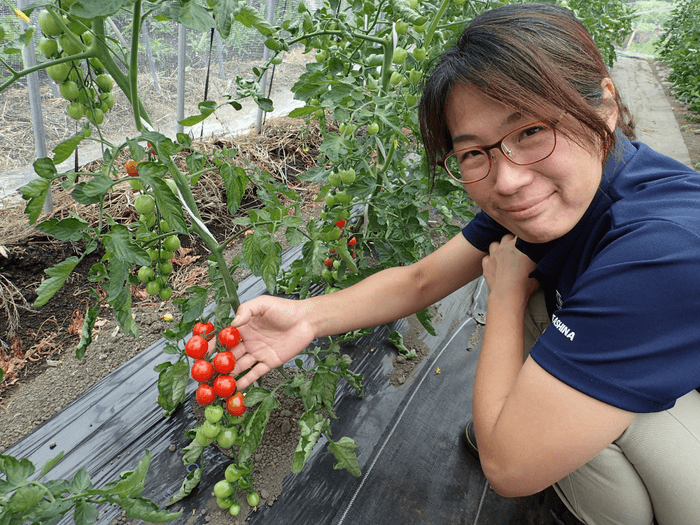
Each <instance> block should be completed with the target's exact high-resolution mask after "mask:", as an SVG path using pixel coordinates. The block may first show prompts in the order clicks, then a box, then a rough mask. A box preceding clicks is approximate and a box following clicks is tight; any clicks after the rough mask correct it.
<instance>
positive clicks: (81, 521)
mask: <svg viewBox="0 0 700 525" xmlns="http://www.w3.org/2000/svg"><path fill="white" fill-rule="evenodd" d="M73 519H74V520H75V524H76V525H89V524H91V523H95V520H97V509H96V508H95V506H94V505H91V504H90V503H88V502H87V501H85V498H80V499H79V500H78V501H77V502H76V504H75V510H74V511H73Z"/></svg>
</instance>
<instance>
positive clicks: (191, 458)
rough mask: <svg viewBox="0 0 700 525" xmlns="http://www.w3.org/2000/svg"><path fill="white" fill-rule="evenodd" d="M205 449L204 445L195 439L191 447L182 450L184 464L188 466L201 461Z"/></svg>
mask: <svg viewBox="0 0 700 525" xmlns="http://www.w3.org/2000/svg"><path fill="white" fill-rule="evenodd" d="M204 448H205V447H204V445H202V444H201V443H200V442H199V441H197V439H193V440H192V442H191V443H190V444H189V445H187V446H186V447H185V448H183V449H182V464H183V465H185V466H187V465H192V464H193V463H196V462H197V461H199V458H200V457H201V456H202V452H203V451H204Z"/></svg>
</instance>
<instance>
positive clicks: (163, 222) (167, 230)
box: [158, 219, 173, 233]
mask: <svg viewBox="0 0 700 525" xmlns="http://www.w3.org/2000/svg"><path fill="white" fill-rule="evenodd" d="M158 227H159V228H160V231H161V233H170V232H171V231H173V229H172V228H171V227H170V225H169V224H168V221H166V220H165V219H161V220H160V222H159V223H158Z"/></svg>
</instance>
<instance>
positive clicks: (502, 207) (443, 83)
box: [233, 4, 700, 525]
mask: <svg viewBox="0 0 700 525" xmlns="http://www.w3.org/2000/svg"><path fill="white" fill-rule="evenodd" d="M420 118H421V125H422V133H423V139H424V141H425V144H426V149H427V155H428V159H429V161H430V163H431V164H432V165H433V166H438V165H440V166H443V167H444V168H445V169H446V170H447V172H448V173H449V174H450V175H451V176H453V177H454V178H455V179H457V180H458V181H459V182H461V183H462V184H464V186H465V188H466V190H467V191H468V192H469V194H470V196H471V197H472V198H473V199H474V201H475V202H476V203H477V204H478V205H479V206H480V208H481V210H482V212H481V213H480V214H479V215H478V216H477V217H476V218H475V219H474V220H472V221H471V222H470V223H469V224H468V225H467V226H466V227H465V228H464V231H463V232H462V234H460V235H458V236H456V237H455V238H453V239H452V240H450V241H449V242H448V243H447V244H445V245H444V246H443V247H442V248H440V249H439V250H437V251H436V252H434V253H433V254H431V255H429V256H428V257H426V258H425V259H423V260H421V261H419V262H417V263H415V264H413V265H411V266H407V267H400V268H391V269H388V270H385V271H383V272H381V273H379V274H376V275H374V276H372V277H369V278H367V279H366V280H364V281H362V282H360V283H358V284H357V285H355V286H352V287H351V288H349V289H347V290H343V291H340V292H337V293H334V294H330V295H325V296H322V297H315V298H312V299H308V300H305V301H287V300H283V299H279V298H272V297H260V298H257V299H254V300H252V301H250V302H248V303H245V304H243V305H242V306H241V307H240V309H239V311H238V316H237V317H236V319H235V320H234V322H233V324H234V326H237V327H239V329H240V331H241V334H242V336H243V339H244V344H242V345H239V347H238V348H237V350H236V358H237V366H236V370H235V371H234V372H235V373H239V372H243V371H245V370H247V369H249V368H250V369H251V370H250V371H249V372H248V373H247V374H246V375H245V376H244V377H243V378H241V380H240V381H239V386H240V387H241V388H245V387H246V386H247V385H249V384H250V383H251V382H252V381H254V380H255V379H257V378H258V377H260V376H261V375H262V374H263V373H265V372H267V371H268V370H270V369H271V368H273V367H276V366H279V365H281V364H282V363H284V362H286V361H287V360H289V359H291V358H292V357H293V356H295V355H296V354H297V353H298V352H300V351H301V350H302V349H304V348H305V347H306V346H307V345H308V344H309V343H310V342H311V341H312V340H313V339H314V338H315V337H319V336H325V335H332V334H337V333H342V332H346V331H349V330H354V329H357V328H361V327H365V326H373V325H378V324H381V323H386V322H389V321H392V320H395V319H398V318H401V317H404V316H406V315H409V314H411V313H413V312H416V311H418V310H420V309H422V308H425V307H427V306H429V305H431V304H433V303H434V302H436V301H437V300H439V299H441V298H443V297H445V296H446V295H448V294H450V293H451V292H453V291H454V290H456V289H458V288H460V287H461V286H463V285H465V284H467V283H468V282H470V281H472V280H473V279H475V278H477V277H478V276H480V275H482V274H483V275H484V277H485V279H486V282H487V284H488V286H489V290H490V295H489V299H488V309H487V319H488V322H487V324H486V328H485V333H484V340H483V346H482V350H481V354H480V357H479V363H478V367H477V374H476V380H475V386H474V394H473V428H474V430H475V437H476V441H477V442H478V448H479V457H480V461H481V465H482V468H483V470H484V473H485V474H486V476H487V478H488V480H489V482H490V483H491V485H492V486H493V488H494V489H495V490H496V491H498V492H499V493H501V494H503V495H505V496H521V495H528V494H533V493H535V492H537V491H540V490H542V489H544V488H545V487H548V486H550V485H554V487H555V489H556V490H557V492H558V494H559V495H560V496H561V498H562V499H563V501H564V502H565V503H566V505H567V506H568V507H569V509H570V510H571V511H572V512H573V513H574V514H576V516H577V517H579V518H580V519H581V520H582V521H583V522H585V523H588V524H608V523H617V524H625V525H632V524H638V523H639V524H651V523H652V522H653V521H654V520H656V521H657V522H658V523H659V524H661V525H678V524H686V523H688V524H689V523H695V522H697V520H698V519H699V518H698V516H700V497H698V495H699V492H700V488H699V487H700V469H699V468H698V461H699V459H700V393H698V392H697V391H696V390H695V389H696V388H698V387H699V386H700V330H699V329H698V322H699V320H700V299H699V298H700V277H699V276H698V273H699V272H698V271H697V264H696V259H697V257H698V254H700V174H698V173H696V172H694V171H692V170H691V169H689V168H687V167H685V166H683V165H681V164H679V163H677V162H675V161H673V160H671V159H668V158H666V157H663V156H661V155H659V154H657V153H655V152H653V151H651V150H650V149H649V148H647V147H646V146H644V145H642V144H636V143H635V144H632V143H631V142H630V141H629V140H628V139H627V138H626V137H625V133H626V134H628V135H632V126H631V123H630V119H629V116H628V112H627V110H626V108H625V107H624V106H623V105H622V103H621V101H620V97H619V94H618V93H617V91H616V89H615V86H614V84H613V82H612V80H611V79H610V77H609V74H608V72H607V69H606V67H605V65H604V63H603V61H602V59H601V57H600V54H599V53H598V51H597V50H596V48H595V46H594V44H593V42H592V41H591V38H590V35H589V34H588V33H587V31H586V30H585V29H584V28H583V26H582V25H581V24H580V23H579V22H578V21H577V20H576V19H575V18H574V17H573V16H572V15H571V14H570V12H569V11H567V10H565V9H563V8H559V7H556V6H552V5H544V4H543V5H537V4H524V5H512V6H507V7H503V8H499V9H495V10H492V11H489V12H487V13H484V14H483V15H481V16H479V17H477V18H475V19H474V20H473V22H472V23H471V24H470V25H469V27H467V29H466V30H465V32H464V34H463V35H462V37H461V38H460V40H459V41H458V42H457V44H456V45H455V46H454V47H453V48H452V49H450V50H448V51H447V52H446V53H445V54H444V55H443V56H442V57H441V59H440V61H439V63H438V64H437V66H436V68H435V70H434V72H433V73H432V74H431V76H430V79H429V80H428V82H427V84H426V88H425V92H424V95H423V97H422V100H421V103H420ZM538 288H541V290H542V291H541V292H538V294H544V299H545V302H546V309H547V311H548V315H549V316H551V320H552V324H551V325H550V327H549V329H547V330H546V331H545V332H544V333H542V335H541V336H540V337H539V339H538V340H537V342H536V343H534V346H533V347H532V349H531V351H530V353H529V355H527V350H528V349H529V348H526V347H525V344H524V341H525V339H526V335H527V334H526V329H525V321H524V320H525V317H526V310H527V307H528V304H529V303H530V300H531V297H532V296H533V293H535V291H536V290H537V289H538ZM659 313H662V315H663V319H664V323H663V324H661V323H658V322H655V320H656V319H657V316H658V315H659ZM524 351H525V352H524ZM524 353H525V355H526V357H525V359H524V358H523V355H524ZM465 418H466V415H465Z"/></svg>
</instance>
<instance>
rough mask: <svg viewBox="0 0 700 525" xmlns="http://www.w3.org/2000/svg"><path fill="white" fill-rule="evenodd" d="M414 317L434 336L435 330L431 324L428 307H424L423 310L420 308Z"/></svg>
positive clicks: (431, 318)
mask: <svg viewBox="0 0 700 525" xmlns="http://www.w3.org/2000/svg"><path fill="white" fill-rule="evenodd" d="M416 317H417V318H418V320H419V321H420V324H421V325H423V328H425V331H426V332H428V333H429V334H430V335H432V336H436V335H437V332H436V331H435V327H434V326H433V322H432V320H433V315H432V314H431V313H430V310H429V309H428V308H424V309H423V310H420V311H419V312H416Z"/></svg>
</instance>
